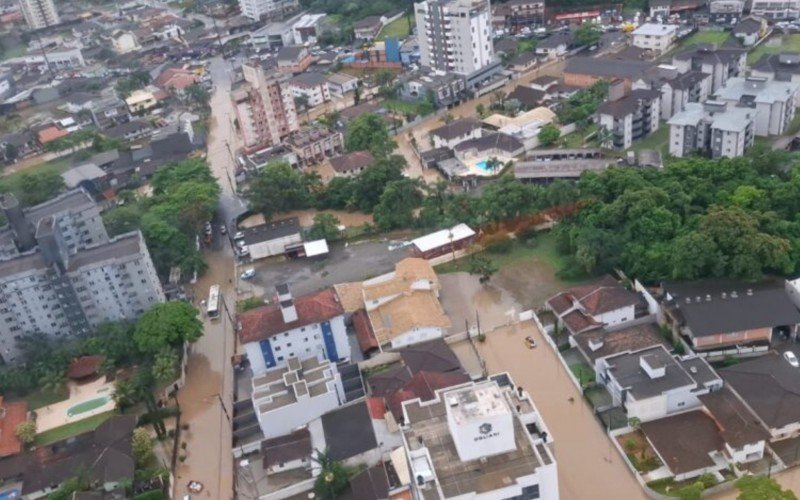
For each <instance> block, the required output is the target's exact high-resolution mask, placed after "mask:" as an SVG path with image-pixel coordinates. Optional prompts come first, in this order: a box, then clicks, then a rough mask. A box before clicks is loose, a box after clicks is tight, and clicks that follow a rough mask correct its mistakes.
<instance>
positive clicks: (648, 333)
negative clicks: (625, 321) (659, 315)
mask: <svg viewBox="0 0 800 500" xmlns="http://www.w3.org/2000/svg"><path fill="white" fill-rule="evenodd" d="M573 338H574V339H575V341H576V342H577V343H578V345H579V346H580V348H581V350H582V351H583V352H584V354H586V356H587V357H588V358H589V359H591V360H592V361H594V360H596V359H600V358H605V357H606V356H613V355H614V354H619V353H621V352H635V351H640V350H642V349H646V348H648V347H652V346H655V345H663V346H665V347H667V348H670V346H669V345H668V344H667V342H666V341H665V340H664V337H662V336H661V334H660V333H659V331H658V326H657V325H656V324H655V323H645V324H643V325H636V326H632V327H629V328H623V329H621V330H615V331H611V332H609V331H606V330H591V331H587V332H583V333H579V334H577V335H575V336H574V337H573ZM600 342H602V346H601V347H600V348H598V349H596V350H592V348H591V345H590V344H594V345H597V343H600Z"/></svg>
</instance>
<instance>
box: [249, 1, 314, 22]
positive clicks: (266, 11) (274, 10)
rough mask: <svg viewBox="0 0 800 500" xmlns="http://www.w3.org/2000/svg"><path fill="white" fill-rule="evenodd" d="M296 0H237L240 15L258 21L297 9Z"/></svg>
mask: <svg viewBox="0 0 800 500" xmlns="http://www.w3.org/2000/svg"><path fill="white" fill-rule="evenodd" d="M298 5H299V3H298V2H297V0H239V8H240V9H241V11H242V15H243V16H245V17H249V18H250V19H254V20H256V21H259V20H261V19H268V18H274V17H277V16H280V15H282V14H285V13H287V12H291V11H293V10H295V9H297V7H298Z"/></svg>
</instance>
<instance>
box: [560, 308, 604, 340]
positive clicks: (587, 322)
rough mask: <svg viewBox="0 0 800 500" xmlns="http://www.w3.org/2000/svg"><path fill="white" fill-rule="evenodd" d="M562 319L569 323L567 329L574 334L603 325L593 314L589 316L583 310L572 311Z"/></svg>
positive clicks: (566, 323)
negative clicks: (594, 318)
mask: <svg viewBox="0 0 800 500" xmlns="http://www.w3.org/2000/svg"><path fill="white" fill-rule="evenodd" d="M561 320H562V321H563V322H564V324H565V325H567V329H568V330H569V331H570V332H571V333H572V334H573V335H575V334H578V333H581V332H585V331H588V330H592V329H594V328H600V327H601V326H602V324H600V323H598V322H596V321H595V320H593V319H592V317H591V316H587V315H586V314H584V313H582V312H581V311H572V312H571V313H569V314H567V315H566V316H564V317H563V318H561Z"/></svg>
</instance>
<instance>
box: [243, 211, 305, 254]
mask: <svg viewBox="0 0 800 500" xmlns="http://www.w3.org/2000/svg"><path fill="white" fill-rule="evenodd" d="M241 232H242V235H243V238H242V241H244V247H243V249H242V250H244V249H246V250H247V251H248V252H249V255H250V258H251V259H252V260H259V259H263V258H266V257H272V256H274V255H283V253H284V252H285V251H286V247H287V246H290V245H293V244H296V243H300V242H302V241H303V236H302V233H303V231H302V228H301V227H300V219H298V218H297V217H290V218H288V219H281V220H272V221H269V222H265V223H264V224H259V225H257V226H252V227H247V228H244V229H242V231H241Z"/></svg>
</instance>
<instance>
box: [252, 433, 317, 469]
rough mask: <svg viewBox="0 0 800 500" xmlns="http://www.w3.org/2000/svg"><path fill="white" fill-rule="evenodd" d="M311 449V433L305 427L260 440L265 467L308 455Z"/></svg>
mask: <svg viewBox="0 0 800 500" xmlns="http://www.w3.org/2000/svg"><path fill="white" fill-rule="evenodd" d="M311 451H312V450H311V433H310V432H309V431H308V429H307V428H304V429H300V430H297V431H294V432H292V433H291V434H287V435H285V436H279V437H276V438H272V439H265V440H264V441H262V442H261V455H262V456H263V457H264V461H263V466H264V468H265V469H268V468H270V467H272V466H273V465H279V464H282V463H286V462H291V461H293V460H300V459H303V458H306V457H310V456H311Z"/></svg>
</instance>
